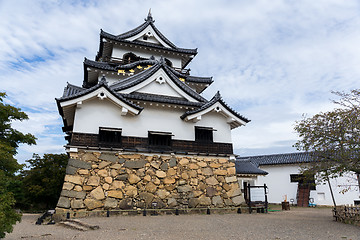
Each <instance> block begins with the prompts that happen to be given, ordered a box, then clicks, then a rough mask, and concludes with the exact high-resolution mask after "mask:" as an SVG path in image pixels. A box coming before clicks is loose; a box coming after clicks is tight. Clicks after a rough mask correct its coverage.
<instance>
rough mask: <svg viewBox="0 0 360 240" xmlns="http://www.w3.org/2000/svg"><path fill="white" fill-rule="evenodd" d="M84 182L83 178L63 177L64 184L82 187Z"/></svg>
mask: <svg viewBox="0 0 360 240" xmlns="http://www.w3.org/2000/svg"><path fill="white" fill-rule="evenodd" d="M83 181H84V178H83V177H80V176H72V175H65V182H71V183H74V184H77V185H82V184H83Z"/></svg>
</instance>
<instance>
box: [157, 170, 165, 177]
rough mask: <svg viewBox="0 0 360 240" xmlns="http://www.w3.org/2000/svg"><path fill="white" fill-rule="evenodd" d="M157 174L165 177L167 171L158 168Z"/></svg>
mask: <svg viewBox="0 0 360 240" xmlns="http://www.w3.org/2000/svg"><path fill="white" fill-rule="evenodd" d="M155 175H156V176H157V177H158V178H164V177H166V172H164V171H161V170H157V171H156V173H155Z"/></svg>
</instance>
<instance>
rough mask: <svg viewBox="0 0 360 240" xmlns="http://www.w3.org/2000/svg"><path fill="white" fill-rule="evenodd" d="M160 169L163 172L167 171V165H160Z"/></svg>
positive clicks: (164, 163)
mask: <svg viewBox="0 0 360 240" xmlns="http://www.w3.org/2000/svg"><path fill="white" fill-rule="evenodd" d="M160 169H161V170H163V171H166V170H168V169H169V165H168V163H166V162H163V163H162V164H161V165H160Z"/></svg>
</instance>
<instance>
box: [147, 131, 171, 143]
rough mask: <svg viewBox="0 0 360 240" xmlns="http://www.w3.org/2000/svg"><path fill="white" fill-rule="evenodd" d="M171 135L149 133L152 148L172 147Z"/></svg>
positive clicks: (166, 133)
mask: <svg viewBox="0 0 360 240" xmlns="http://www.w3.org/2000/svg"><path fill="white" fill-rule="evenodd" d="M171 136H172V134H171V133H168V132H153V131H149V134H148V137H149V145H150V146H171Z"/></svg>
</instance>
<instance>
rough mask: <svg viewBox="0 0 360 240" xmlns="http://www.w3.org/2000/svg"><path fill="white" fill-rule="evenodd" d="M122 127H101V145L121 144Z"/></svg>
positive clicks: (118, 145) (113, 145)
mask: <svg viewBox="0 0 360 240" xmlns="http://www.w3.org/2000/svg"><path fill="white" fill-rule="evenodd" d="M121 131H122V130H121V129H120V128H105V127H100V128H99V145H102V146H109V147H120V146H121Z"/></svg>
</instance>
